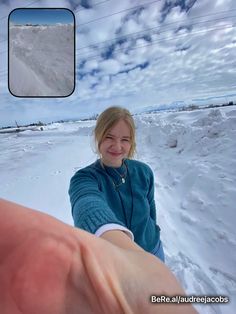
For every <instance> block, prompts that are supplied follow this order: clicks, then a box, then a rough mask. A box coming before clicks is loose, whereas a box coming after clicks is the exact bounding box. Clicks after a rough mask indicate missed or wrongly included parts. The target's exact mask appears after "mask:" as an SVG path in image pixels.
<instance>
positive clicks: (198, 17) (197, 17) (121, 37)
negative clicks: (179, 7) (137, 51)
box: [76, 9, 236, 51]
mask: <svg viewBox="0 0 236 314" xmlns="http://www.w3.org/2000/svg"><path fill="white" fill-rule="evenodd" d="M231 11H236V9H232V10H228V11H222V12H217V13H212V14H206V15H201V16H196V17H193V18H192V19H191V20H190V21H192V20H194V19H200V18H204V17H208V16H212V15H217V14H221V13H229V12H231ZM213 21H214V20H213ZM179 22H185V20H176V21H174V22H171V23H167V24H165V25H164V27H166V26H169V25H173V24H176V23H179ZM199 23H200V22H199ZM158 27H160V26H155V27H151V28H146V29H144V30H142V31H138V32H132V33H129V34H127V35H122V36H117V37H114V38H112V39H107V40H104V41H100V42H95V43H92V44H89V45H87V46H83V47H80V48H77V49H76V51H77V50H82V49H85V48H90V47H93V46H97V45H99V44H103V43H107V42H110V41H114V40H117V39H123V38H127V37H129V36H131V35H134V34H139V33H143V32H148V31H151V30H154V29H156V28H158Z"/></svg>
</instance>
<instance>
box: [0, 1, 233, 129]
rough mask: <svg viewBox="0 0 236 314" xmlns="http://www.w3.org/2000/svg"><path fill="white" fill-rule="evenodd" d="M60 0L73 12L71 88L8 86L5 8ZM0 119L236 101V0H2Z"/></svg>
mask: <svg viewBox="0 0 236 314" xmlns="http://www.w3.org/2000/svg"><path fill="white" fill-rule="evenodd" d="M19 7H21V8H23V7H28V8H37V7H38V8H42V7H44V8H47V7H48V8H50V7H60V8H62V7H64V8H68V9H71V10H72V11H73V12H74V14H75V18H76V88H75V91H74V93H73V94H72V95H71V96H70V97H67V98H52V99H47V98H41V99H35V98H30V99H29V98H16V97H14V96H12V95H11V94H10V92H9V91H8V74H7V62H8V54H7V36H8V35H7V34H8V14H9V13H10V12H11V11H12V10H13V9H15V8H19ZM0 12H1V13H0V36H1V39H0V126H6V125H14V123H15V120H17V122H18V123H22V124H24V123H31V122H37V121H39V120H41V121H44V122H50V121H55V120H60V119H69V118H73V119H76V118H80V117H87V116H91V115H92V114H93V113H99V112H100V111H101V110H103V109H104V108H106V107H108V106H111V105H120V106H124V107H127V108H129V109H130V110H131V111H132V112H138V111H140V110H141V109H142V108H144V107H149V106H165V105H170V104H173V103H183V102H184V103H186V104H193V103H203V102H209V103H212V102H214V101H218V102H220V103H221V102H228V101H230V100H236V27H235V26H236V3H235V0H214V1H212V0H156V1H151V0H149V1H148V0H119V1H116V0H81V1H76V0H73V1H71V0H70V1H69V0H68V1H67V0H63V1H60V0H58V1H56V0H55V1H46V0H45V1H44V0H39V1H30V0H28V1H24V0H2V1H1V3H0Z"/></svg>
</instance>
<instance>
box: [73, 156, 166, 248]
mask: <svg viewBox="0 0 236 314" xmlns="http://www.w3.org/2000/svg"><path fill="white" fill-rule="evenodd" d="M126 172H127V173H126ZM121 173H126V180H125V183H124V184H122V183H121V176H120V174H121ZM69 196H70V201H71V206H72V216H73V219H74V225H75V226H76V227H78V228H81V229H83V230H86V231H88V232H90V233H93V234H94V233H95V232H96V230H97V229H98V228H100V227H101V226H103V225H105V224H108V223H116V224H119V225H122V226H124V227H126V228H128V229H129V230H130V231H131V232H132V233H133V235H134V241H135V242H136V243H137V244H138V245H140V246H141V247H142V248H143V249H144V250H146V251H148V252H151V251H152V250H153V249H154V247H155V246H156V244H157V242H158V241H159V239H160V228H159V226H158V225H157V224H156V207H155V201H154V178H153V172H152V170H151V168H150V167H149V166H148V165H146V164H145V163H143V162H140V161H137V160H131V159H125V160H124V162H123V164H122V166H121V167H120V168H112V167H107V166H102V165H101V162H100V160H97V161H96V162H94V163H93V164H91V165H89V166H87V167H85V168H83V169H80V170H79V171H77V172H76V173H75V174H74V176H73V177H72V178H71V181H70V187H69Z"/></svg>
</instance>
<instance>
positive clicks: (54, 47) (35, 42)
mask: <svg viewBox="0 0 236 314" xmlns="http://www.w3.org/2000/svg"><path fill="white" fill-rule="evenodd" d="M9 70H10V71H9V88H10V91H11V93H13V94H14V95H16V96H38V97H40V96H68V95H70V94H71V93H72V92H73V89H74V84H75V82H74V26H73V25H71V24H56V25H46V26H45V25H38V26H15V25H11V26H10V32H9Z"/></svg>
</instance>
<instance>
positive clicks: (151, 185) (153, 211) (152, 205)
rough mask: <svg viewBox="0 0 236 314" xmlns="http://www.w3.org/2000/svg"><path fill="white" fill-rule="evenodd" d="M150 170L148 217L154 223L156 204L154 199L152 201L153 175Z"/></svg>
mask: <svg viewBox="0 0 236 314" xmlns="http://www.w3.org/2000/svg"><path fill="white" fill-rule="evenodd" d="M149 170H150V182H149V190H148V194H147V198H148V202H149V206H150V216H151V218H152V219H153V220H154V221H155V222H156V204H155V199H154V175H153V172H152V170H151V168H149Z"/></svg>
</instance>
